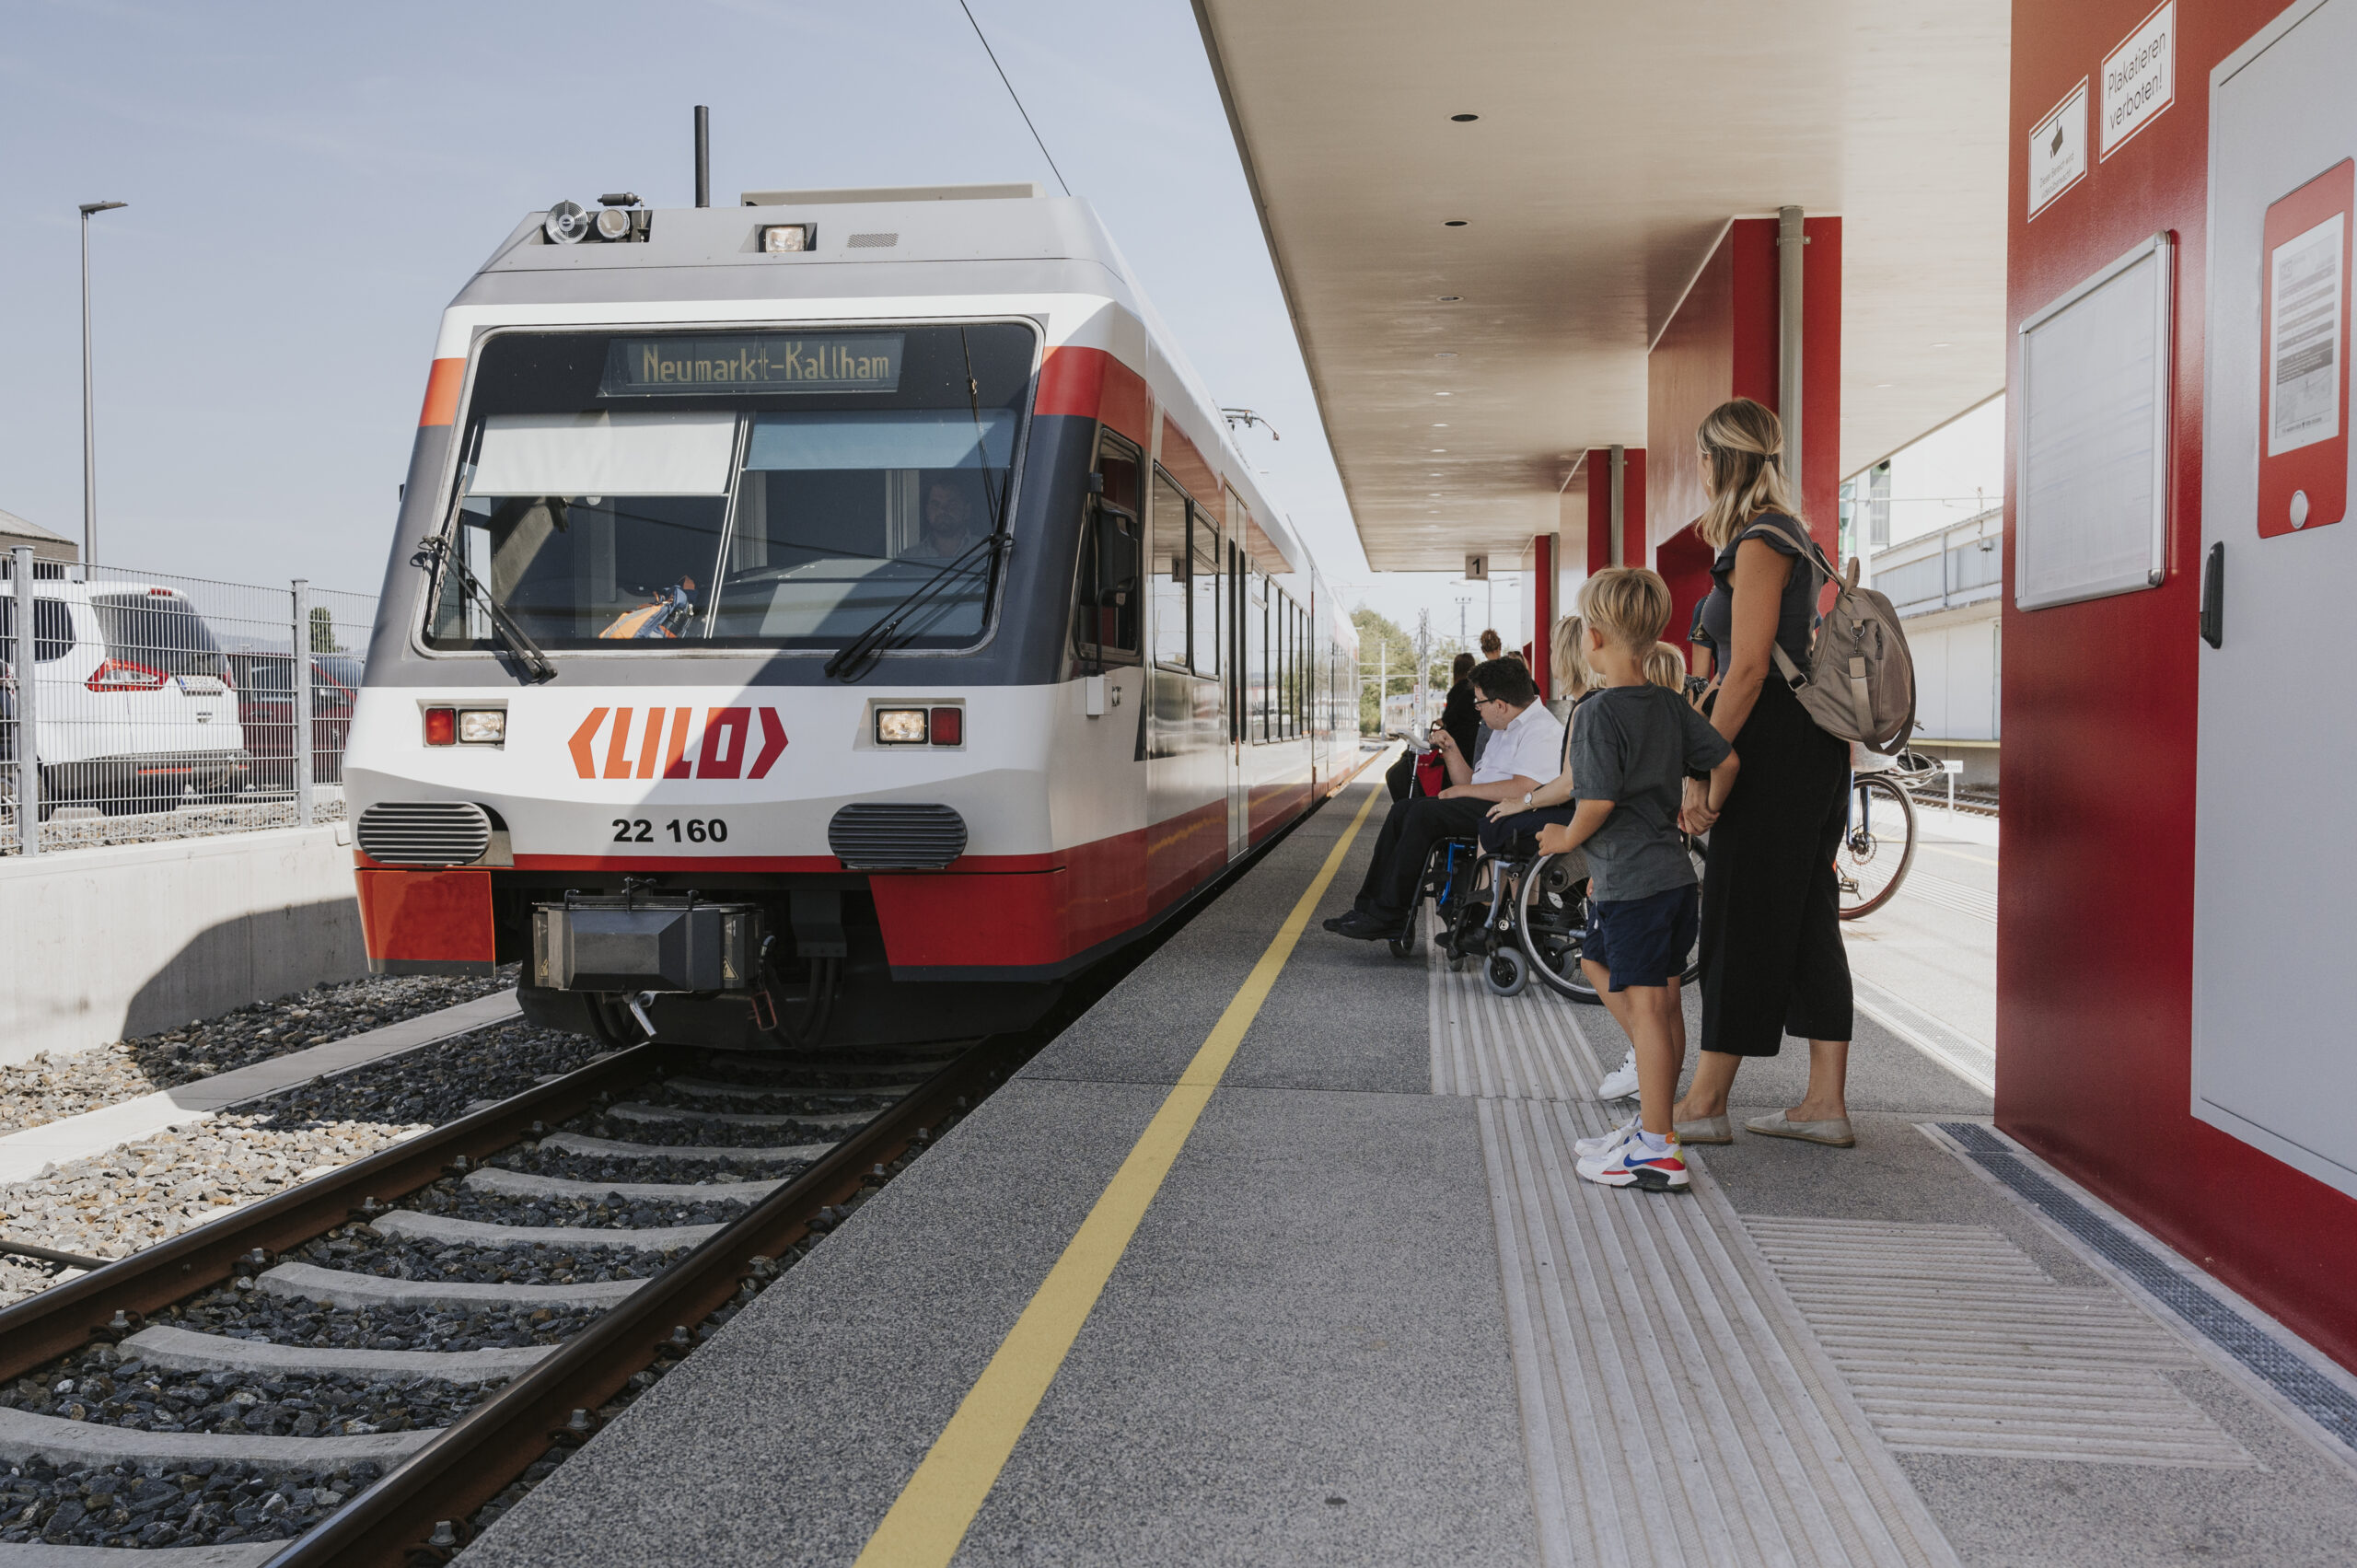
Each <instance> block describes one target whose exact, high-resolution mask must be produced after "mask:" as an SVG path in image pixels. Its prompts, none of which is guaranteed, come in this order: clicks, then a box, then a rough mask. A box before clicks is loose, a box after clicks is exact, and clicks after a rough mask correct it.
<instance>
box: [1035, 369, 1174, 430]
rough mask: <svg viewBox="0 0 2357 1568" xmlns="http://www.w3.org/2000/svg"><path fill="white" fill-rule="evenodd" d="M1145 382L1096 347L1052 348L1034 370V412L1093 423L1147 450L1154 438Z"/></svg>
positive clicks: (1150, 404) (1151, 404) (1150, 402)
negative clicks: (1036, 389)
mask: <svg viewBox="0 0 2357 1568" xmlns="http://www.w3.org/2000/svg"><path fill="white" fill-rule="evenodd" d="M1153 401H1154V400H1153V398H1152V396H1151V395H1150V394H1149V393H1148V392H1147V390H1146V385H1145V377H1143V376H1141V375H1139V374H1138V373H1137V372H1136V371H1134V370H1132V369H1131V368H1130V367H1129V366H1126V365H1124V364H1122V363H1121V362H1120V360H1118V359H1116V358H1114V357H1113V356H1112V355H1111V354H1108V353H1106V352H1105V351H1104V350H1103V349H1101V348H1051V349H1050V350H1049V351H1048V357H1047V361H1046V363H1045V364H1043V365H1041V366H1039V405H1038V408H1039V412H1041V413H1043V414H1070V415H1074V416H1076V417H1078V418H1081V419H1097V420H1102V421H1104V422H1105V423H1106V424H1109V425H1110V426H1112V427H1113V428H1114V429H1115V430H1118V431H1120V433H1121V434H1122V435H1124V436H1128V437H1129V438H1130V439H1131V440H1132V441H1135V442H1136V443H1137V444H1138V445H1139V446H1141V447H1144V446H1146V445H1147V444H1148V443H1149V442H1150V440H1151V439H1152V436H1153V434H1154V416H1153V412H1152V409H1153Z"/></svg>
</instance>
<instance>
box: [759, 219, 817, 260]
mask: <svg viewBox="0 0 2357 1568" xmlns="http://www.w3.org/2000/svg"><path fill="white" fill-rule="evenodd" d="M818 243H819V226H818V225H816V224H809V223H772V224H763V225H762V226H761V250H762V253H763V254H765V255H770V256H783V255H786V254H788V253H789V252H792V251H796V250H813V249H815V248H816V247H817V246H818Z"/></svg>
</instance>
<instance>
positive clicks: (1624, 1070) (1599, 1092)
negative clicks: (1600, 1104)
mask: <svg viewBox="0 0 2357 1568" xmlns="http://www.w3.org/2000/svg"><path fill="white" fill-rule="evenodd" d="M1636 1092H1637V1053H1636V1051H1635V1050H1634V1049H1631V1051H1630V1052H1629V1054H1628V1055H1626V1056H1623V1057H1622V1058H1621V1059H1620V1066H1618V1067H1615V1068H1614V1069H1613V1070H1612V1071H1611V1072H1609V1073H1607V1074H1605V1075H1604V1082H1602V1083H1600V1084H1598V1085H1596V1098H1598V1099H1627V1098H1630V1097H1631V1096H1632V1095H1634V1094H1635V1093H1636Z"/></svg>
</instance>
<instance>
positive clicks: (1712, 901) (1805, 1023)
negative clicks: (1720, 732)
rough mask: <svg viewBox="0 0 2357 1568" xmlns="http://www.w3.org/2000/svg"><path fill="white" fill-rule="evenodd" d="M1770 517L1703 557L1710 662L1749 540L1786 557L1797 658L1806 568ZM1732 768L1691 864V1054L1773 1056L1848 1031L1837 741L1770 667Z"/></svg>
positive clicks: (1787, 529)
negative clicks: (1790, 1043)
mask: <svg viewBox="0 0 2357 1568" xmlns="http://www.w3.org/2000/svg"><path fill="white" fill-rule="evenodd" d="M1797 528H1798V525H1797V524H1795V523H1794V522H1793V521H1792V519H1790V518H1788V517H1782V516H1781V515H1771V516H1769V517H1760V518H1755V519H1754V520H1753V521H1752V522H1751V523H1750V524H1749V525H1748V526H1747V527H1746V528H1744V529H1743V530H1742V531H1741V532H1740V533H1738V534H1737V535H1736V539H1735V540H1734V541H1733V542H1731V543H1729V544H1728V546H1727V547H1726V548H1725V549H1724V550H1723V551H1721V552H1719V555H1718V559H1717V560H1716V561H1714V562H1713V563H1712V566H1711V577H1712V581H1713V588H1712V590H1711V597H1710V598H1708V599H1706V600H1704V601H1703V606H1702V619H1703V622H1704V624H1705V626H1706V628H1707V629H1708V631H1709V632H1710V634H1711V638H1712V640H1713V642H1714V643H1715V644H1716V645H1717V650H1718V656H1719V663H1720V672H1721V673H1722V674H1724V666H1725V663H1726V660H1727V658H1728V656H1729V651H1730V650H1731V649H1732V648H1733V646H1734V638H1733V636H1732V634H1731V633H1732V631H1733V622H1734V597H1733V594H1732V591H1731V590H1730V588H1729V587H1728V580H1729V577H1730V575H1731V574H1732V573H1733V572H1734V570H1735V556H1736V546H1737V545H1739V544H1740V543H1741V542H1742V541H1743V540H1747V539H1759V540H1765V541H1766V542H1767V543H1769V544H1771V545H1772V546H1774V547H1775V548H1776V549H1777V550H1778V551H1780V552H1782V553H1783V554H1786V555H1791V556H1794V557H1795V559H1794V563H1793V575H1792V577H1791V580H1790V581H1789V582H1788V584H1787V585H1786V587H1785V590H1784V598H1783V603H1782V613H1781V614H1780V616H1779V618H1778V621H1777V627H1776V640H1777V642H1778V643H1780V644H1782V646H1783V648H1784V651H1785V652H1786V653H1787V654H1790V655H1792V656H1793V658H1794V663H1795V664H1797V665H1799V666H1800V667H1801V668H1807V648H1808V635H1809V626H1810V623H1811V621H1812V620H1813V619H1814V617H1815V612H1816V598H1817V594H1816V588H1817V575H1816V574H1815V573H1814V572H1813V571H1812V570H1811V569H1810V566H1809V564H1808V563H1807V561H1806V560H1805V559H1799V558H1798V557H1799V555H1800V551H1799V548H1798V546H1797V545H1796V544H1795V543H1794V537H1793V533H1794V531H1796V530H1797ZM1735 749H1736V755H1737V756H1738V757H1740V758H1741V759H1742V761H1743V767H1742V771H1741V772H1738V773H1737V774H1736V782H1735V788H1734V789H1733V790H1732V791H1731V792H1729V794H1728V796H1727V801H1726V809H1725V810H1724V811H1723V812H1722V813H1720V816H1719V819H1718V821H1717V823H1716V824H1715V825H1714V826H1713V828H1712V830H1711V837H1710V854H1709V857H1708V859H1707V861H1706V862H1705V864H1704V869H1703V873H1702V973H1701V990H1702V1039H1701V1048H1702V1049H1703V1050H1704V1051H1724V1052H1726V1053H1728V1054H1729V1055H1734V1056H1773V1055H1775V1054H1776V1052H1777V1051H1778V1050H1780V1049H1781V1048H1782V1044H1783V1037H1784V1036H1785V1035H1787V1034H1790V1035H1793V1036H1795V1037H1797V1038H1799V1039H1803V1040H1848V1039H1849V1038H1850V1036H1851V1028H1852V1025H1851V1005H1852V997H1851V989H1850V958H1849V955H1848V954H1847V953H1846V952H1845V951H1843V949H1842V946H1841V918H1840V895H1839V891H1838V889H1837V887H1836V884H1835V881H1834V873H1833V857H1834V854H1835V853H1836V852H1837V851H1838V850H1839V849H1840V842H1841V834H1842V830H1843V829H1844V827H1845V826H1846V823H1847V807H1848V796H1849V781H1850V748H1849V745H1848V743H1846V742H1844V741H1841V740H1839V739H1836V738H1834V737H1832V736H1830V735H1828V734H1826V733H1825V731H1823V730H1821V729H1819V728H1817V724H1816V722H1815V721H1814V720H1812V719H1811V718H1810V717H1809V716H1808V710H1807V709H1805V708H1804V707H1802V706H1801V703H1800V699H1799V698H1798V697H1796V696H1794V694H1793V691H1792V688H1791V687H1789V686H1787V685H1786V684H1785V683H1784V679H1783V677H1782V675H1781V674H1780V673H1779V672H1778V671H1777V670H1776V668H1774V666H1773V665H1772V664H1771V666H1770V668H1769V670H1768V678H1767V679H1765V680H1764V681H1762V682H1761V683H1760V689H1759V701H1758V702H1757V703H1754V704H1753V706H1752V709H1751V713H1750V714H1749V716H1747V718H1746V719H1745V720H1744V725H1743V729H1742V731H1741V732H1740V733H1739V734H1737V735H1736V738H1735Z"/></svg>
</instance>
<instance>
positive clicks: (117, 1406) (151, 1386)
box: [0, 1345, 481, 1437]
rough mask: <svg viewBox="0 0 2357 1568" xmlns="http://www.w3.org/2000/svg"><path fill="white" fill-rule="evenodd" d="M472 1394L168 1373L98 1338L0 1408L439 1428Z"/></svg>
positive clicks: (138, 1420) (282, 1428) (111, 1419)
mask: <svg viewBox="0 0 2357 1568" xmlns="http://www.w3.org/2000/svg"><path fill="white" fill-rule="evenodd" d="M480 1397H481V1390H480V1389H479V1388H472V1387H462V1386H460V1385H458V1384H454V1383H446V1382H443V1381H442V1380H440V1379H439V1378H432V1377H406V1378H373V1377H370V1378H364V1377H350V1376H325V1377H322V1376H299V1377H273V1376H268V1375H267V1374H260V1373H254V1372H194V1373H184V1372H173V1371H168V1370H166V1369H164V1368H161V1367H151V1366H150V1365H148V1364H147V1363H145V1361H142V1360H140V1359H138V1358H137V1357H136V1356H134V1357H132V1358H130V1359H128V1360H126V1359H124V1358H123V1357H122V1355H120V1354H119V1353H117V1352H116V1351H115V1349H114V1348H113V1347H112V1346H110V1345H105V1346H100V1347H99V1348H97V1349H95V1350H90V1351H86V1352H84V1353H82V1355H81V1356H80V1357H79V1358H77V1359H76V1360H75V1361H71V1362H68V1363H66V1364H65V1365H63V1366H57V1365H52V1366H51V1367H50V1368H48V1369H46V1370H45V1371H44V1372H43V1373H42V1374H41V1376H39V1377H19V1378H18V1379H17V1380H16V1381H15V1382H14V1383H11V1384H8V1385H6V1386H5V1387H0V1409H7V1410H17V1411H29V1412H30V1413H32V1414H34V1415H48V1416H58V1417H62V1418H64V1420H67V1421H87V1422H96V1423H100V1424H102V1425H107V1426H127V1427H132V1428H134V1429H136V1430H138V1431H141V1432H218V1433H228V1434H247V1435H253V1436H268V1437H330V1436H357V1435H360V1434H365V1433H370V1432H407V1431H411V1430H412V1429H414V1428H419V1427H433V1426H447V1425H449V1424H450V1423H452V1422H454V1421H456V1420H457V1419H458V1418H459V1415H460V1413H461V1412H463V1411H465V1410H466V1409H467V1407H468V1406H470V1405H471V1404H473V1403H474V1402H475V1400H477V1399H478V1398H480Z"/></svg>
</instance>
